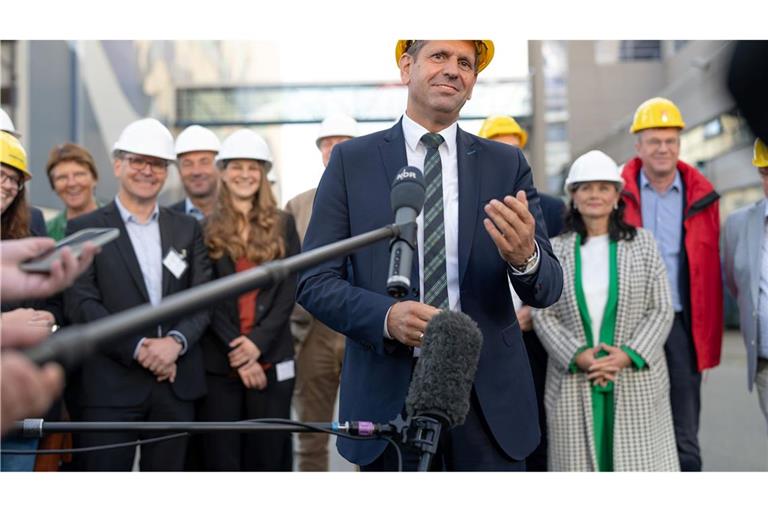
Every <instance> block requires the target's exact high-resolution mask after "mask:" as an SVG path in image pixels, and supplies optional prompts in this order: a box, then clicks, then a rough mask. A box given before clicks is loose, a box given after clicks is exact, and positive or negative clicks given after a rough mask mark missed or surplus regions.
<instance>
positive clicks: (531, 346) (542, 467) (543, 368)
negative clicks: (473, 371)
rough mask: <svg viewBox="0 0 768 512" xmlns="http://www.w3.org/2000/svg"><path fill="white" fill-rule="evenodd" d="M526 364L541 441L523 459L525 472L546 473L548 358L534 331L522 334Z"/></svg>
mask: <svg viewBox="0 0 768 512" xmlns="http://www.w3.org/2000/svg"><path fill="white" fill-rule="evenodd" d="M523 341H524V342H525V350H526V352H527V353H528V363H529V364H530V365H531V375H532V376H533V387H534V388H535V389H536V405H537V407H538V409H539V430H540V431H541V441H540V442H539V446H537V447H536V449H535V450H533V452H531V454H530V455H528V458H526V459H525V465H526V470H527V471H547V445H548V441H547V440H548V438H547V411H546V408H545V407H544V386H545V384H546V380H547V361H549V356H548V355H547V351H546V349H545V348H544V346H543V345H542V344H541V340H540V339H539V337H538V336H537V335H536V333H535V332H534V331H526V332H523Z"/></svg>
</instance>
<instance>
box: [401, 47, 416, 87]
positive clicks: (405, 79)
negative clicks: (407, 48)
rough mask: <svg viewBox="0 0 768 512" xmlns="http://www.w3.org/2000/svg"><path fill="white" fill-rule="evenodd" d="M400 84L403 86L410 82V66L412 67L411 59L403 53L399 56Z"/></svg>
mask: <svg viewBox="0 0 768 512" xmlns="http://www.w3.org/2000/svg"><path fill="white" fill-rule="evenodd" d="M398 65H399V66H400V82H401V83H402V84H403V85H408V83H409V82H410V81H411V66H412V65H413V57H412V56H410V55H408V54H407V53H405V52H403V54H402V55H401V56H400V62H399V63H398Z"/></svg>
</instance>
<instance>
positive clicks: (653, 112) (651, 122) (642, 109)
mask: <svg viewBox="0 0 768 512" xmlns="http://www.w3.org/2000/svg"><path fill="white" fill-rule="evenodd" d="M648 128H680V129H683V128H685V123H684V122H683V116H682V114H680V110H679V109H678V108H677V106H676V105H675V104H674V103H672V102H671V101H669V100H668V99H666V98H651V99H649V100H648V101H645V102H643V104H642V105H640V106H639V107H637V110H635V119H634V121H632V127H631V128H630V129H629V131H630V133H637V132H639V131H641V130H646V129H648Z"/></svg>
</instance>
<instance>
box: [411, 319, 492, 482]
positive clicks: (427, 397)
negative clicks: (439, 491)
mask: <svg viewBox="0 0 768 512" xmlns="http://www.w3.org/2000/svg"><path fill="white" fill-rule="evenodd" d="M482 347H483V335H482V333H481V332H480V329H479V328H478V326H477V324H476V323H475V321H474V320H472V319H471V318H470V317H469V316H467V315H465V314H464V313H460V312H457V311H442V312H440V313H438V314H437V315H435V316H433V317H432V319H431V320H430V321H429V323H428V324H427V328H426V330H425V331H424V338H423V340H422V344H421V355H420V357H419V361H418V362H417V363H416V368H415V369H414V372H413V378H412V379H411V386H410V388H409V389H408V396H407V397H406V399H405V410H406V412H407V414H408V418H409V421H410V422H411V424H412V425H414V424H415V425H416V427H417V430H416V433H415V435H412V437H411V439H410V442H411V443H412V444H415V445H417V446H419V447H420V448H421V449H422V450H423V454H422V458H421V461H420V463H419V470H421V471H426V470H427V469H428V468H429V463H430V461H431V458H432V455H434V453H435V451H436V450H437V443H438V441H439V438H440V431H441V429H442V428H448V429H450V428H453V427H455V426H458V425H463V424H464V420H466V418H467V413H468V412H469V397H470V392H471V391H472V384H473V383H474V381H475V373H476V372H477V363H478V361H479V359H480V350H481V349H482Z"/></svg>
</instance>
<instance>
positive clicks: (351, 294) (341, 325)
mask: <svg viewBox="0 0 768 512" xmlns="http://www.w3.org/2000/svg"><path fill="white" fill-rule="evenodd" d="M396 54H397V59H398V65H399V67H400V75H401V80H402V82H403V83H404V84H405V85H407V86H408V104H407V108H406V112H405V115H404V116H403V117H402V119H401V120H400V122H398V123H397V124H396V125H395V126H393V127H392V128H390V129H388V130H385V131H382V132H378V133H374V134H371V135H367V136H364V137H358V138H355V139H352V140H350V141H347V142H343V143H341V144H339V145H337V146H336V147H335V148H334V150H333V153H332V155H331V159H330V162H329V163H328V167H327V168H326V171H325V173H324V174H323V177H322V179H321V181H320V185H319V187H318V190H317V197H316V199H315V205H314V209H313V213H312V219H311V220H310V224H309V228H308V230H307V234H306V237H305V240H304V249H305V250H310V249H314V248H316V247H319V246H323V245H326V244H328V243H331V242H334V241H337V240H341V239H344V238H348V237H350V236H354V235H357V234H360V233H363V232H366V231H369V230H371V229H375V228H379V227H381V226H383V225H386V224H389V223H392V222H393V220H394V214H393V212H392V209H391V207H390V201H389V192H388V191H389V188H390V184H391V183H392V181H393V179H394V177H395V175H396V174H397V172H398V171H399V170H400V169H401V168H402V167H403V166H405V165H414V166H416V167H419V168H423V169H424V175H425V181H426V184H427V193H426V195H427V199H426V202H425V207H424V212H422V214H420V215H419V218H418V220H417V224H418V226H419V229H418V232H419V237H418V238H419V240H418V257H415V258H414V265H413V274H412V277H413V279H412V282H413V283H415V285H414V287H413V288H412V290H411V293H410V294H409V296H407V297H405V298H404V299H403V300H401V301H396V300H395V299H393V298H391V297H389V296H388V295H387V293H386V281H387V271H388V263H389V245H388V242H387V241H382V242H379V243H377V244H375V245H372V246H369V247H368V248H366V249H362V250H360V251H358V252H356V253H354V254H353V255H351V256H349V257H347V258H339V259H335V260H331V261H329V262H325V263H323V264H321V265H318V266H317V267H315V268H312V269H310V270H308V271H306V272H304V273H303V274H302V276H301V281H300V284H299V292H298V297H299V302H300V303H301V304H302V305H303V306H304V307H305V308H306V309H307V310H308V311H309V312H310V313H312V314H313V315H314V316H315V317H316V318H318V319H320V321H322V322H323V323H325V324H326V325H328V326H329V327H331V328H332V329H334V330H336V331H339V332H342V333H344V334H345V335H346V336H347V345H346V352H345V358H344V364H343V366H342V378H341V403H340V411H339V419H340V420H341V421H347V420H369V421H374V422H385V421H388V420H391V419H393V418H395V417H396V416H397V415H398V414H399V413H401V412H403V404H404V402H405V396H406V394H407V391H408V386H409V383H410V379H411V373H412V370H413V367H414V361H415V359H414V358H415V357H416V356H417V355H418V351H417V350H415V349H416V348H418V347H419V345H420V344H421V337H422V334H423V332H424V329H425V327H426V325H427V322H428V321H429V319H430V318H431V317H432V316H433V315H435V314H436V313H437V312H439V311H440V310H441V309H451V310H459V311H462V312H464V313H466V314H468V315H469V316H470V317H472V318H473V319H474V320H475V321H476V322H477V323H478V325H479V327H480V330H481V331H482V333H483V337H484V343H483V348H482V352H481V354H480V361H479V365H478V370H477V374H476V376H475V382H474V386H473V389H472V393H471V397H470V404H471V406H470V411H469V414H468V415H467V419H466V422H465V423H464V424H463V425H461V426H458V427H456V428H454V429H452V430H450V431H448V432H447V433H446V434H445V435H444V436H443V437H442V438H441V441H440V448H439V451H438V454H437V456H436V457H435V458H434V461H435V465H433V469H447V470H522V469H525V458H526V456H527V455H528V454H529V453H530V452H531V451H532V450H533V449H534V448H535V447H536V446H537V445H538V443H539V427H538V418H537V412H536V393H535V391H534V387H533V382H532V379H531V370H530V368H529V365H528V359H527V356H526V353H525V348H524V345H523V341H522V338H521V335H520V328H519V326H518V324H517V321H516V319H515V313H514V308H513V307H512V299H511V297H510V293H509V288H508V285H507V276H510V279H511V280H512V283H513V285H514V287H515V290H516V291H517V293H518V294H519V295H520V297H521V298H522V299H523V300H524V301H525V302H526V303H527V304H531V305H532V306H534V307H547V306H549V305H551V304H552V303H554V302H555V301H557V299H558V298H559V297H560V292H561V291H562V283H563V278H562V270H561V268H560V264H559V262H558V261H557V259H556V258H555V257H554V255H553V254H552V250H551V247H550V245H549V242H548V241H547V235H546V231H545V229H544V221H543V219H542V214H541V208H540V206H539V198H538V194H537V192H536V189H535V188H534V187H533V181H532V177H531V170H530V167H529V166H528V164H527V163H526V161H525V158H524V157H523V154H522V152H520V150H519V149H517V148H512V147H510V146H506V145H503V144H499V143H495V142H492V141H488V140H483V139H480V138H478V137H476V136H474V135H470V134H468V133H466V132H464V131H463V130H461V129H459V128H458V125H457V119H458V117H459V112H460V111H461V107H462V106H463V105H464V103H465V102H466V101H467V100H468V99H469V98H470V96H471V94H472V88H473V87H474V85H475V82H476V80H477V74H478V73H479V72H480V71H482V70H483V69H484V68H485V66H487V65H488V63H489V62H490V60H491V58H492V57H493V43H492V42H491V41H399V42H398V44H397V52H396ZM338 447H339V450H340V453H341V454H342V455H343V456H344V457H345V458H347V459H348V460H350V461H352V462H354V463H356V464H359V465H360V466H361V469H362V470H392V469H396V467H397V458H396V453H395V451H394V449H393V448H392V447H391V445H388V444H387V443H386V441H352V440H347V439H343V438H340V439H339V441H338ZM416 459H417V454H415V453H413V452H409V451H408V450H406V457H405V467H406V469H412V468H414V467H415V463H416Z"/></svg>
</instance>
